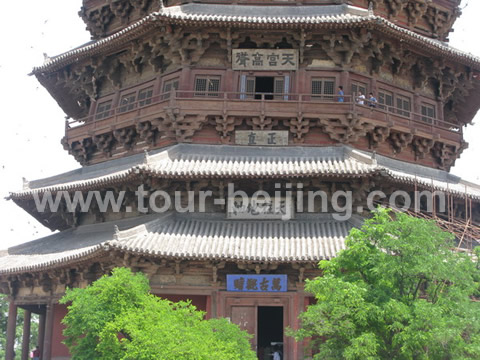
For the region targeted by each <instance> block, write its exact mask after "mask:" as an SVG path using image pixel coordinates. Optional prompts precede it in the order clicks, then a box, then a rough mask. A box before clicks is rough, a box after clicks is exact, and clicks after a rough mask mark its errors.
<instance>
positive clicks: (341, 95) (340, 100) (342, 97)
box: [337, 86, 345, 102]
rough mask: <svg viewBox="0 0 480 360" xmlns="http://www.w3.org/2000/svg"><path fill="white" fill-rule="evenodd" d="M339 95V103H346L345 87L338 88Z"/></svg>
mask: <svg viewBox="0 0 480 360" xmlns="http://www.w3.org/2000/svg"><path fill="white" fill-rule="evenodd" d="M337 95H338V97H337V101H338V102H344V101H345V97H344V95H345V93H344V92H343V86H339V87H338V92H337Z"/></svg>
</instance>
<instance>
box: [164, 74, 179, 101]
mask: <svg viewBox="0 0 480 360" xmlns="http://www.w3.org/2000/svg"><path fill="white" fill-rule="evenodd" d="M173 90H175V91H176V90H178V79H171V80H168V81H164V82H163V91H162V93H163V95H162V99H169V98H170V94H171V93H172V91H173Z"/></svg>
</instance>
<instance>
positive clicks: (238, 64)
mask: <svg viewBox="0 0 480 360" xmlns="http://www.w3.org/2000/svg"><path fill="white" fill-rule="evenodd" d="M232 69H233V70H277V71H278V70H285V71H288V70H297V69H298V50H295V49H234V50H232Z"/></svg>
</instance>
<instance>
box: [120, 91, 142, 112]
mask: <svg viewBox="0 0 480 360" xmlns="http://www.w3.org/2000/svg"><path fill="white" fill-rule="evenodd" d="M136 98H137V96H136V93H130V94H127V95H122V97H121V98H120V104H119V105H118V112H119V113H123V112H126V111H130V110H133V108H134V107H135V100H136Z"/></svg>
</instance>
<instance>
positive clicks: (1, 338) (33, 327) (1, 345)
mask: <svg viewBox="0 0 480 360" xmlns="http://www.w3.org/2000/svg"><path fill="white" fill-rule="evenodd" d="M23 317H24V310H23V309H20V308H19V309H18V314H17V328H16V330H15V335H16V336H15V359H20V358H21V355H22V337H23ZM7 323H8V299H7V296H6V295H0V359H4V358H5V351H6V345H7ZM37 339H38V315H36V314H32V316H31V323H30V348H31V349H33V348H34V347H35V345H36V344H37Z"/></svg>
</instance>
